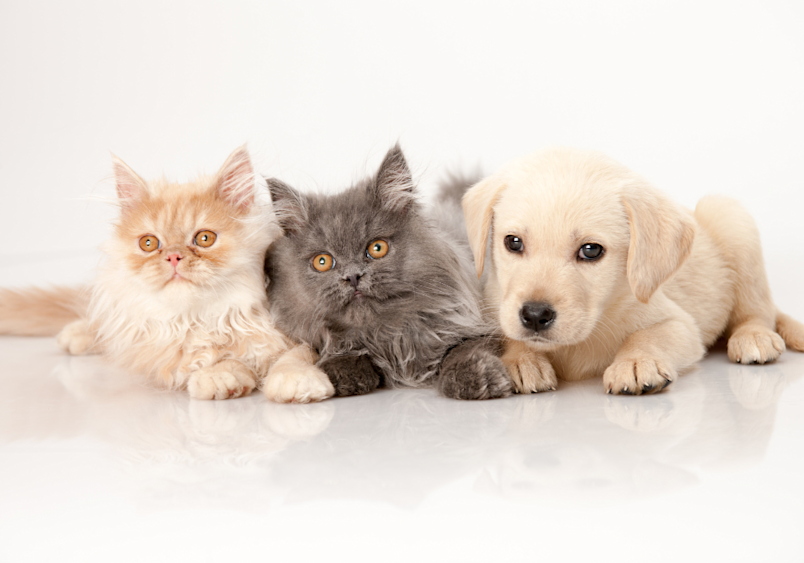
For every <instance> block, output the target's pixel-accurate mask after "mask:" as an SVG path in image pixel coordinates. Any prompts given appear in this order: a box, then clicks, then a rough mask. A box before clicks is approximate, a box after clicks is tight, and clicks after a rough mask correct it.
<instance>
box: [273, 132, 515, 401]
mask: <svg viewBox="0 0 804 563" xmlns="http://www.w3.org/2000/svg"><path fill="white" fill-rule="evenodd" d="M467 184H468V182H463V185H462V186H460V187H455V186H451V185H450V186H445V187H444V188H443V189H444V191H445V193H447V192H449V195H447V196H445V197H442V198H439V203H438V204H437V205H436V207H435V208H434V209H433V214H432V215H428V214H427V212H426V211H425V210H424V208H423V206H422V205H421V204H420V203H419V202H418V201H417V199H416V193H415V186H414V184H413V181H412V179H411V176H410V171H409V169H408V168H407V164H406V163H405V159H404V156H403V155H402V152H401V150H400V149H399V147H394V148H393V149H391V151H389V153H388V155H386V158H385V160H384V162H383V164H382V166H381V167H380V169H379V171H378V173H377V175H376V176H375V177H372V178H368V179H366V180H364V181H362V182H360V183H358V184H356V185H354V186H352V187H351V188H349V189H348V190H345V191H344V192H341V193H339V194H336V195H333V196H321V195H302V194H299V193H298V192H296V191H295V190H293V189H292V188H290V187H289V186H287V185H285V184H283V183H281V182H279V181H275V180H269V186H270V187H271V193H272V197H273V199H274V203H275V206H276V208H278V209H282V210H283V211H282V217H283V219H282V224H283V226H284V228H285V229H286V231H287V233H288V234H287V236H286V237H284V238H282V239H280V240H278V241H277V242H276V243H275V244H274V245H273V246H272V247H271V250H270V252H269V254H268V259H267V262H266V268H267V272H268V277H269V279H270V280H271V281H270V284H269V294H270V296H271V301H272V303H273V304H274V313H275V315H276V317H277V324H278V326H279V327H280V328H282V329H283V330H285V331H286V332H287V333H288V334H289V335H291V336H292V337H294V338H296V339H298V340H300V341H303V342H307V343H309V344H310V346H311V347H312V348H313V349H314V350H315V351H316V352H317V353H318V354H319V355H320V360H319V365H334V364H332V363H331V360H332V358H338V357H342V356H356V355H368V356H369V357H370V358H371V361H372V363H373V364H374V366H375V367H376V368H377V369H378V370H379V371H380V372H381V373H382V374H383V377H384V382H385V384H386V385H387V386H389V387H424V386H431V385H434V384H435V380H436V379H437V378H438V377H439V374H441V370H442V361H443V359H444V357H445V354H446V353H447V352H448V351H449V350H450V349H451V348H454V347H457V346H460V345H462V344H463V343H464V342H465V341H467V340H469V339H473V338H481V337H484V336H486V335H488V334H490V332H491V329H490V326H489V325H488V324H487V323H486V322H485V321H484V320H483V315H482V311H481V305H480V286H479V284H478V282H477V280H476V279H474V276H473V275H472V267H471V254H470V252H469V248H468V245H467V242H466V236H465V233H464V232H463V229H462V227H461V226H460V224H459V223H460V220H459V219H458V220H457V221H456V217H458V218H460V216H461V211H460V207H459V205H458V200H459V195H460V192H462V190H465V189H466V185H467ZM456 194H457V195H456ZM442 219H443V220H444V221H445V223H450V225H448V226H447V228H442V227H441V225H439V224H438V223H439V222H440V220H442ZM383 238H387V239H388V241H390V242H389V245H390V246H389V249H390V250H389V251H388V252H389V253H388V256H387V257H383V258H380V259H377V260H370V259H367V258H366V257H365V252H366V247H367V245H368V244H369V243H370V242H371V241H372V240H374V239H383ZM319 252H328V253H331V254H332V256H333V257H334V264H335V267H334V268H333V269H332V270H331V271H327V272H324V273H318V272H316V271H314V269H313V268H312V267H311V264H310V260H311V258H312V257H313V256H315V255H317V254H318V253H319ZM350 275H357V276H359V279H360V281H359V284H360V285H359V288H360V291H361V292H362V293H363V296H362V297H361V298H359V299H358V298H355V297H352V293H353V292H354V288H352V286H351V285H350V283H349V281H347V280H348V278H349V276H350ZM492 348H493V346H486V347H485V348H484V349H485V350H491V349H492ZM469 353H470V351H469V349H468V348H467V349H466V354H469ZM488 354H489V355H491V356H494V354H493V352H488ZM495 361H496V362H497V363H496V364H495ZM327 362H330V364H326V363H327ZM454 365H456V366H457V365H463V364H461V363H460V362H458V361H456V362H454ZM473 365H476V366H477V373H476V374H471V373H466V374H465V377H466V379H467V380H468V379H472V378H477V379H480V380H484V378H488V379H490V380H492V381H491V382H485V381H484V382H483V384H482V385H481V384H478V385H474V386H471V385H470V386H453V387H451V389H453V390H455V391H454V392H455V393H458V394H461V393H467V394H468V396H464V395H461V396H460V397H459V398H487V397H492V396H502V395H504V394H506V393H507V389H508V387H507V385H509V383H508V382H507V376H505V375H504V368H503V366H502V364H501V363H500V361H499V358H496V357H493V359H489V360H488V361H487V362H486V361H485V359H484V361H483V362H479V363H475V364H473ZM487 365H494V366H496V367H495V368H489V369H486V367H487ZM495 370H497V371H495ZM325 371H326V370H325ZM501 379H506V381H504V382H501V381H500V380H501ZM486 383H488V384H486ZM458 387H460V390H457V389H458ZM478 389H480V390H482V391H483V393H481V394H479V395H478V394H475V395H472V392H473V391H472V390H478ZM488 389H492V390H493V391H490V392H486V391H487V390H488ZM442 391H443V389H442ZM481 395H482V396H481ZM450 396H457V395H454V394H453V395H450Z"/></svg>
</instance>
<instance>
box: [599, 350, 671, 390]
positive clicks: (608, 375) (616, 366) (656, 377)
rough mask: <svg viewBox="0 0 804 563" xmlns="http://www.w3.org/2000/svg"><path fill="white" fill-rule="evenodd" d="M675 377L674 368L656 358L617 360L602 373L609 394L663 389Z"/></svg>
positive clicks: (604, 385)
mask: <svg viewBox="0 0 804 563" xmlns="http://www.w3.org/2000/svg"><path fill="white" fill-rule="evenodd" d="M677 377H678V374H676V372H675V370H673V369H670V368H669V366H665V365H663V364H662V363H661V362H659V361H657V360H652V359H648V358H635V359H628V360H619V361H615V362H614V363H613V364H611V365H610V366H609V367H608V368H606V371H605V373H604V374H603V387H604V389H606V393H609V394H610V395H612V394H620V395H644V394H648V393H658V392H660V391H663V390H664V389H666V388H667V387H669V386H670V385H671V384H672V383H673V382H674V381H675V380H676V379H677Z"/></svg>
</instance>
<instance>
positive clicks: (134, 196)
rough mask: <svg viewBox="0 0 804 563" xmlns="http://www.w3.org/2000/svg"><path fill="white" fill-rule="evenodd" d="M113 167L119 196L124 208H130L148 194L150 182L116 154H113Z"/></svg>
mask: <svg viewBox="0 0 804 563" xmlns="http://www.w3.org/2000/svg"><path fill="white" fill-rule="evenodd" d="M112 169H113V170H114V183H115V188H116V189H117V198H118V199H119V200H120V205H121V206H122V207H123V209H124V210H127V209H130V208H131V207H132V206H133V205H134V204H135V203H136V202H137V201H139V200H141V199H142V198H143V197H145V196H147V195H148V184H147V183H146V182H145V180H143V179H142V178H140V176H139V174H137V173H136V172H134V171H133V170H132V169H131V168H130V167H129V166H128V164H126V163H125V162H123V161H122V160H120V159H119V158H117V157H116V156H115V155H112Z"/></svg>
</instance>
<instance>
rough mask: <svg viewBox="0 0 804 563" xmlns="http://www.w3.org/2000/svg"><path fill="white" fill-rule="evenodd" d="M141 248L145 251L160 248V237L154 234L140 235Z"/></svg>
mask: <svg viewBox="0 0 804 563" xmlns="http://www.w3.org/2000/svg"><path fill="white" fill-rule="evenodd" d="M140 248H142V249H143V250H144V251H145V252H153V251H154V250H156V249H157V248H159V239H158V238H156V237H155V236H153V235H145V236H144V237H140Z"/></svg>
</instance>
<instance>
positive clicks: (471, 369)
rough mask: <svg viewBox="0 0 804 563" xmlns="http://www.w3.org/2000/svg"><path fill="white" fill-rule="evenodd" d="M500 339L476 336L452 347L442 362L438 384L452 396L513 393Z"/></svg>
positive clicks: (496, 395) (443, 393) (466, 397)
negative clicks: (502, 358) (503, 360)
mask: <svg viewBox="0 0 804 563" xmlns="http://www.w3.org/2000/svg"><path fill="white" fill-rule="evenodd" d="M501 347H502V344H501V342H500V341H499V340H498V339H496V338H473V339H471V340H466V341H464V342H462V343H461V344H459V345H458V346H456V347H455V348H453V349H452V350H450V351H449V352H448V353H447V355H446V356H445V357H444V359H443V361H442V362H441V369H440V370H439V376H438V382H437V384H436V387H437V388H438V391H439V392H440V393H441V394H442V395H444V396H445V397H449V398H450V399H470V400H475V399H496V398H499V397H506V396H508V395H510V394H511V390H512V389H511V388H512V385H511V378H510V377H509V376H508V372H507V371H506V369H505V365H504V364H503V362H502V360H501V359H500V354H501V352H502V349H501Z"/></svg>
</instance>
